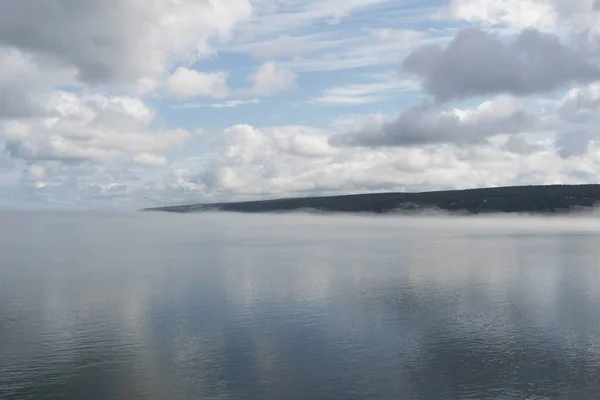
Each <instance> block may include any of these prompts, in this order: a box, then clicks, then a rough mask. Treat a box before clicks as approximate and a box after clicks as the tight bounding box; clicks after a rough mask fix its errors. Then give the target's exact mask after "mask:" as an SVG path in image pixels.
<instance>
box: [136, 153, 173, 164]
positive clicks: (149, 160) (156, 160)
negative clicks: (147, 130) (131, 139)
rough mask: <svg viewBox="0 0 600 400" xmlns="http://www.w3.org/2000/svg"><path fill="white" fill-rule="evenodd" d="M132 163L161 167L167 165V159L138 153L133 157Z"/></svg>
mask: <svg viewBox="0 0 600 400" xmlns="http://www.w3.org/2000/svg"><path fill="white" fill-rule="evenodd" d="M133 163H134V164H137V165H145V166H151V167H162V166H165V165H167V159H166V158H165V157H163V156H161V155H157V154H151V153H140V154H136V155H135V156H133Z"/></svg>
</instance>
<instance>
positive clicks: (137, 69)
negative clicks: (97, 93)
mask: <svg viewBox="0 0 600 400" xmlns="http://www.w3.org/2000/svg"><path fill="white" fill-rule="evenodd" d="M250 14H251V4H250V1H249V0H223V1H195V0H152V1H146V0H123V1H118V2H107V1H104V0H86V1H77V0H48V1H42V2H40V1H37V0H19V1H13V0H0V45H4V46H7V47H12V48H18V49H21V50H22V51H25V52H29V53H31V54H37V55H41V56H45V57H48V58H50V59H54V60H56V61H58V62H62V63H64V64H65V65H68V66H72V67H74V68H75V69H76V70H77V75H78V79H79V80H80V81H81V82H83V83H86V84H92V85H95V84H99V83H114V82H121V83H129V82H136V81H137V80H139V79H143V78H147V77H155V76H158V75H160V74H162V73H163V72H164V71H166V70H167V69H168V67H169V64H170V63H172V62H174V61H175V62H176V61H193V60H195V59H196V58H197V57H199V56H201V55H203V54H209V53H211V52H212V48H211V40H212V39H213V38H215V37H227V36H228V35H229V33H230V32H231V30H232V29H233V27H234V26H235V25H236V24H237V23H239V22H241V21H243V20H245V19H247V18H249V17H250Z"/></svg>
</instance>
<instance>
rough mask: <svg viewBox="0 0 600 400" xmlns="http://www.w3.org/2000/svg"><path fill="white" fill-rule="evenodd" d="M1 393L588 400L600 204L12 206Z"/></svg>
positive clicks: (0, 266)
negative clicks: (492, 211)
mask: <svg viewBox="0 0 600 400" xmlns="http://www.w3.org/2000/svg"><path fill="white" fill-rule="evenodd" d="M0 237H1V238H2V239H1V240H0V399H19V400H20V399H117V398H118V399H311V398H320V399H321V398H322V399H333V400H338V399H339V400H347V399H528V398H529V399H542V398H552V399H591V398H596V396H597V393H600V335H598V332H600V261H599V260H600V247H599V246H598V244H599V243H600V218H597V217H596V216H594V215H592V214H590V215H586V216H583V215H577V216H563V217H552V218H544V217H528V216H506V215H504V216H503V215H496V216H489V217H442V216H436V215H429V216H420V217H401V216H377V217H375V216H345V215H320V216H315V215H306V214H282V215H263V214H261V215H244V214H227V213H214V214H210V213H206V214H185V215H178V214H163V213H134V214H128V213H121V214H111V213H96V214H94V213H84V212H80V213H26V212H19V213H8V212H2V213H0Z"/></svg>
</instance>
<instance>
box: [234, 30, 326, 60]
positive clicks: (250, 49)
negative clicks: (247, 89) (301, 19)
mask: <svg viewBox="0 0 600 400" xmlns="http://www.w3.org/2000/svg"><path fill="white" fill-rule="evenodd" d="M315 48H316V43H314V41H313V40H312V37H310V36H300V37H296V36H290V35H287V34H282V35H279V36H277V37H276V38H274V39H267V40H264V41H261V42H251V43H247V44H245V45H241V46H236V47H232V48H230V49H229V50H230V51H241V52H247V53H250V54H251V55H252V56H253V57H255V58H258V59H261V60H271V59H275V58H282V57H299V56H306V55H308V54H310V53H312V52H313V51H314V50H315Z"/></svg>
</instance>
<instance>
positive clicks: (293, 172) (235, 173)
mask: <svg viewBox="0 0 600 400" xmlns="http://www.w3.org/2000/svg"><path fill="white" fill-rule="evenodd" d="M495 108H496V107H491V105H490V106H488V109H485V107H483V108H479V109H472V110H467V111H465V110H460V112H462V114H463V118H477V117H479V118H481V117H482V116H483V115H484V114H486V113H488V114H489V113H493V112H494V110H495ZM476 114H478V115H476ZM329 135H330V133H329V132H327V131H321V130H316V129H314V128H310V127H302V126H281V127H271V128H257V127H253V126H249V125H235V126H232V127H230V128H228V129H226V130H224V131H222V132H207V133H206V136H204V140H205V141H206V142H207V143H208V144H210V145H211V148H212V149H214V152H213V153H211V154H210V155H203V156H201V157H195V158H189V159H187V160H180V161H178V162H176V163H174V165H173V169H172V170H171V173H170V174H169V175H168V176H167V177H165V180H164V181H163V182H162V183H153V184H152V189H151V192H146V194H147V195H148V196H154V197H153V198H154V199H156V202H157V203H178V202H203V201H221V200H229V201H230V200H242V199H257V198H265V197H267V198H269V197H280V196H303V195H323V194H340V193H364V192H372V191H420V190H434V189H440V188H448V189H450V188H470V187H483V186H494V185H512V184H544V183H546V184H549V183H583V182H586V181H589V179H593V176H594V174H595V173H597V171H598V170H600V156H598V155H597V154H600V153H597V152H598V151H599V150H600V147H599V146H598V143H590V145H589V148H590V151H589V152H588V153H586V154H583V155H581V156H577V157H570V158H568V159H565V158H561V157H560V155H558V154H555V153H554V152H553V151H551V150H552V149H551V146H552V143H549V142H536V141H532V140H530V139H529V138H527V137H526V136H524V135H523V136H522V134H519V135H516V136H514V137H517V138H518V139H517V140H512V142H513V143H511V144H509V146H514V147H513V150H517V151H507V150H506V148H505V143H506V142H507V140H506V139H507V137H508V139H509V141H511V138H512V137H513V135H508V136H507V135H501V136H498V137H497V138H494V140H489V141H486V142H472V143H464V144H462V143H461V144H460V145H455V144H444V145H438V146H420V147H413V146H411V147H385V148H380V149H373V148H360V149H358V148H351V147H342V148H334V147H331V146H329V145H328V143H327V141H328V138H329ZM517 141H518V142H520V143H517Z"/></svg>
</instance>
